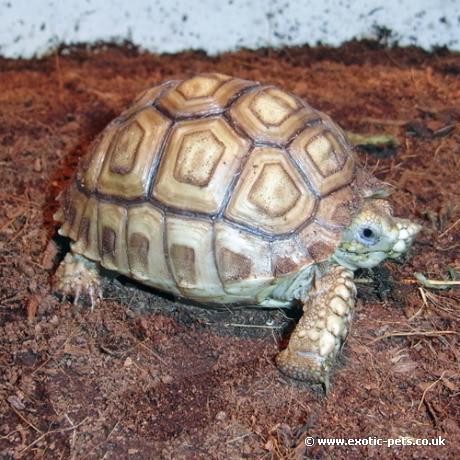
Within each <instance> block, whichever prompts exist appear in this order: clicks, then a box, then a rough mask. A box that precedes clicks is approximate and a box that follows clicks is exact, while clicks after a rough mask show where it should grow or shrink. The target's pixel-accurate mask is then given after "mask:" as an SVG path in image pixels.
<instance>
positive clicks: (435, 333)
mask: <svg viewBox="0 0 460 460" xmlns="http://www.w3.org/2000/svg"><path fill="white" fill-rule="evenodd" d="M447 334H454V335H460V332H456V331H415V332H410V331H408V332H389V333H388V334H383V335H381V336H380V337H376V338H375V339H373V340H371V342H370V343H374V342H378V341H379V340H383V339H387V338H389V337H406V336H417V335H420V336H424V337H436V336H438V335H447Z"/></svg>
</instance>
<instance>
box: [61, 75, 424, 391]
mask: <svg viewBox="0 0 460 460" xmlns="http://www.w3.org/2000/svg"><path fill="white" fill-rule="evenodd" d="M388 195H389V188H388V187H387V186H386V185H385V184H384V183H382V182H380V181H378V180H377V179H375V178H374V177H372V176H371V175H370V174H369V173H367V172H366V171H365V170H364V169H362V168H360V167H358V166H357V162H356V159H355V155H354V153H353V150H352V148H351V146H350V145H349V143H348V141H347V138H346V136H345V134H344V132H343V131H342V130H341V129H340V128H339V127H338V126H337V125H336V124H335V123H334V122H333V121H332V120H331V119H330V118H329V117H328V116H327V115H326V114H324V113H322V112H320V111H318V110H315V109H313V108H312V107H311V106H310V105H309V104H308V103H306V102H305V101H303V100H301V99H300V98H298V97H296V96H295V95H293V94H291V93H289V92H286V91H283V90H282V89H280V88H278V87H276V86H272V85H264V84H260V83H258V82H255V81H248V80H243V79H239V78H233V77H230V76H227V75H223V74H219V73H206V74H198V75H195V76H193V77H191V78H188V79H184V80H182V81H167V82H165V83H163V84H160V85H159V86H155V87H152V88H150V89H147V90H146V91H144V92H143V93H142V94H141V95H139V96H138V97H137V98H136V99H135V101H134V103H133V104H132V105H131V106H130V107H129V108H128V109H127V110H125V111H124V112H123V113H121V115H120V116H119V117H117V118H116V119H114V120H113V121H112V122H111V123H109V125H108V126H107V127H106V128H105V129H104V130H103V132H102V133H101V134H100V135H99V137H98V138H97V139H96V140H95V141H94V143H93V144H92V147H91V148H90V149H89V153H88V154H87V155H86V156H85V157H84V158H83V159H82V161H81V163H80V166H79V168H78V171H77V173H76V176H75V178H74V180H73V181H72V183H71V185H70V186H69V187H68V189H67V190H66V191H65V192H63V193H62V195H61V199H60V201H61V207H60V210H59V211H58V212H57V213H56V215H55V218H56V220H58V221H60V222H61V223H62V226H61V227H60V229H59V233H60V234H61V235H64V236H66V237H69V238H70V239H71V240H72V243H71V252H69V253H68V254H67V255H66V256H65V258H64V260H63V261H62V263H61V265H60V267H59V268H58V270H57V272H56V290H57V291H60V292H61V293H63V294H64V295H70V296H72V295H73V296H74V297H75V299H76V300H78V297H79V296H80V294H81V293H83V292H86V293H87V294H89V296H90V297H91V302H92V304H93V305H94V303H95V302H97V300H98V298H100V297H101V288H100V282H101V278H100V274H99V268H100V266H102V267H105V268H106V269H109V270H114V271H116V272H118V273H121V274H123V275H126V276H128V277H131V278H133V279H135V280H137V281H139V282H140V283H142V284H144V285H147V286H151V287H153V288H156V289H159V290H161V291H165V292H168V293H170V294H173V295H174V296H177V297H179V298H184V299H188V300H191V301H195V302H199V303H201V304H211V305H212V304H214V305H215V304H232V305H233V304H236V305H238V304H252V305H258V306H261V307H279V308H285V307H291V306H292V305H294V304H299V303H300V304H301V305H303V316H302V317H301V318H300V320H299V322H298V324H297V326H296V328H295V330H294V331H293V332H292V334H291V337H290V340H289V344H288V346H287V348H286V349H285V350H283V351H281V352H280V353H279V354H278V355H277V357H276V363H277V365H278V367H279V369H280V370H281V371H282V372H283V373H285V374H286V375H288V376H290V377H292V378H295V379H299V380H309V381H313V382H319V383H322V384H323V385H326V386H327V385H328V384H329V375H330V371H331V367H332V365H333V363H334V360H335V358H336V356H337V354H338V352H339V350H340V349H341V346H342V344H343V342H344V340H345V338H346V336H347V333H348V330H349V327H350V321H351V318H352V313H353V307H354V305H355V299H356V287H355V284H354V282H353V272H354V270H356V269H357V268H360V267H374V266H376V265H377V264H379V263H380V262H382V261H383V260H384V259H385V258H387V257H389V258H397V257H398V256H400V255H401V254H402V253H403V252H405V251H406V250H407V249H408V248H409V246H410V245H411V243H412V241H413V239H414V237H415V235H416V234H417V232H418V231H419V229H420V226H419V225H418V224H416V223H413V222H411V221H409V220H406V219H401V218H396V217H393V215H392V208H391V205H390V204H389V202H388V201H387V197H388Z"/></svg>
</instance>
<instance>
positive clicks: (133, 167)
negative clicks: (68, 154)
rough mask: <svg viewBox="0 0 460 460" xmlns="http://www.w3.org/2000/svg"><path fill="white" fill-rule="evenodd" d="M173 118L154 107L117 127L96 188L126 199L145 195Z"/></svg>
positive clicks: (106, 193) (100, 191)
mask: <svg viewBox="0 0 460 460" xmlns="http://www.w3.org/2000/svg"><path fill="white" fill-rule="evenodd" d="M170 125H171V121H170V120H168V119H167V118H166V117H165V116H164V115H162V114H161V113H160V112H158V111H157V110H155V109H153V108H146V109H144V110H142V111H140V112H137V113H136V114H135V115H133V117H132V118H130V119H128V120H127V121H126V122H125V123H124V124H123V125H122V126H121V127H120V128H119V129H118V131H117V134H116V135H115V136H114V139H113V140H112V143H111V145H110V148H109V150H108V152H107V155H106V158H105V161H104V164H103V166H102V171H101V174H100V176H99V182H98V186H97V190H98V192H99V193H101V194H103V195H109V196H116V197H119V198H124V199H136V198H142V197H144V196H145V195H146V193H147V189H148V185H149V184H148V179H149V175H150V171H151V168H152V165H153V163H154V161H155V158H156V157H157V156H158V155H159V152H160V146H161V143H162V141H163V137H164V136H165V134H166V132H167V130H168V128H169V126H170Z"/></svg>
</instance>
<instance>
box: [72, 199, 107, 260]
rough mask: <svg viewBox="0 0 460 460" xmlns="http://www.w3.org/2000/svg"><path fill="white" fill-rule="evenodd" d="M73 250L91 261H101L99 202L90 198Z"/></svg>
mask: <svg viewBox="0 0 460 460" xmlns="http://www.w3.org/2000/svg"><path fill="white" fill-rule="evenodd" d="M71 247H72V250H73V251H74V252H75V253H77V254H83V255H84V256H86V257H88V258H89V259H91V260H96V261H99V260H100V259H101V256H100V252H99V235H98V200H97V199H96V198H95V197H89V198H88V200H87V202H86V205H85V209H84V211H83V213H82V217H81V221H80V225H79V229H78V237H77V238H76V239H75V242H74V243H72V244H71Z"/></svg>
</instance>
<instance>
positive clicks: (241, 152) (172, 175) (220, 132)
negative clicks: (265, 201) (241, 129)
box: [153, 117, 249, 215]
mask: <svg viewBox="0 0 460 460" xmlns="http://www.w3.org/2000/svg"><path fill="white" fill-rule="evenodd" d="M248 146H249V145H248V142H247V141H246V140H245V139H242V138H240V137H239V136H238V135H237V134H236V133H235V132H234V131H233V129H232V128H231V127H230V126H229V125H228V124H227V123H226V121H225V120H224V119H223V118H222V117H218V118H214V117H213V118H211V119H204V120H201V119H200V120H192V121H182V122H179V123H176V125H175V126H174V128H173V130H172V133H171V137H170V139H169V142H168V144H167V146H166V148H165V152H164V155H163V158H162V160H161V164H160V169H159V171H158V174H157V176H156V179H155V184H154V187H153V196H154V198H156V199H158V200H159V201H161V202H162V203H164V204H165V205H168V206H171V207H174V208H180V209H184V210H189V211H197V212H203V213H207V214H211V215H212V214H215V213H217V211H218V210H219V209H220V207H221V206H222V203H223V200H224V197H225V194H226V192H227V189H228V187H229V186H230V184H231V182H232V180H233V177H234V175H235V174H236V172H237V171H238V169H239V167H240V162H241V159H242V158H243V157H244V156H245V155H246V154H247V150H248Z"/></svg>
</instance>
